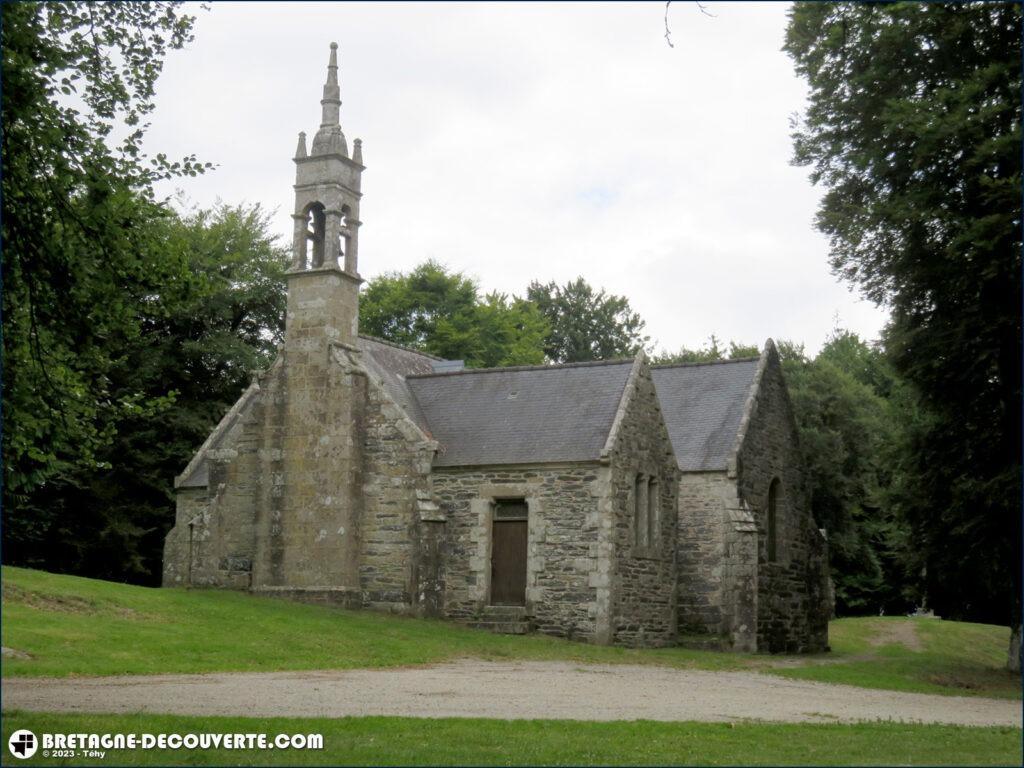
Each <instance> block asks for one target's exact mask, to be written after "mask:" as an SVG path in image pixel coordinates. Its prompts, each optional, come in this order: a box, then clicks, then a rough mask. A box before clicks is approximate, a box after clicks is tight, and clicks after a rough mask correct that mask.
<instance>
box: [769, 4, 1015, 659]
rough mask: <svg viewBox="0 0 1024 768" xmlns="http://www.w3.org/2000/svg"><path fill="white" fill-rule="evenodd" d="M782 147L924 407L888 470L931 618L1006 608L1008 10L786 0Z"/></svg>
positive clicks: (1011, 543)
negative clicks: (788, 141) (800, 102)
mask: <svg viewBox="0 0 1024 768" xmlns="http://www.w3.org/2000/svg"><path fill="white" fill-rule="evenodd" d="M785 50H786V51H787V52H788V53H789V55H790V56H791V57H792V59H793V61H794V63H795V65H796V69H797V72H798V73H799V74H800V75H801V76H802V77H804V78H805V79H806V80H807V83H808V85H809V86H810V96H809V102H808V107H807V110H806V114H805V115H804V116H803V119H802V120H801V121H800V122H798V124H797V125H796V128H795V132H794V142H795V161H796V162H797V163H798V164H800V165H805V166H808V167H809V168H810V169H811V179H812V181H814V182H815V183H816V184H820V185H822V186H823V187H824V188H825V195H824V198H823V201H822V203H821V207H820V210H819V213H818V218H817V225H818V228H819V229H820V230H821V231H822V232H824V233H825V234H826V235H828V237H829V239H830V242H831V259H832V266H833V268H834V269H835V271H836V273H837V274H838V275H840V276H842V277H843V278H845V279H847V280H848V281H850V282H851V283H853V284H854V285H856V286H858V287H859V288H860V289H861V290H862V292H863V293H864V295H865V296H867V297H868V298H870V299H872V300H874V301H876V302H878V303H882V304H885V305H886V306H888V307H889V308H891V311H892V321H891V322H890V324H889V326H888V328H887V329H886V332H885V349H886V354H887V356H888V358H889V360H890V361H891V362H892V365H893V366H894V369H895V370H896V371H897V372H898V373H899V374H900V375H901V376H902V377H903V378H904V379H905V380H906V381H907V382H908V383H909V384H910V385H911V386H912V387H913V388H914V391H915V393H916V394H917V396H918V399H919V402H920V406H921V409H922V415H921V418H920V419H918V420H917V421H916V422H915V425H914V430H913V432H912V434H911V435H910V444H909V446H908V452H907V454H906V459H907V460H906V464H905V465H904V467H903V468H904V469H905V470H906V471H905V472H903V473H902V474H901V477H900V493H899V498H898V504H899V506H900V508H901V510H902V514H903V515H904V516H905V518H906V519H907V520H908V521H909V522H910V524H911V526H912V529H913V534H914V541H915V551H916V553H917V557H918V558H919V559H920V561H921V572H922V574H923V579H924V586H925V589H926V591H927V594H928V596H929V597H930V599H931V601H932V604H933V606H934V607H935V608H936V609H937V610H938V612H940V613H942V614H943V615H945V616H949V617H953V618H969V619H976V620H981V621H996V622H1000V623H1004V622H1006V621H1007V620H1010V621H1011V622H1012V625H1013V627H1014V629H1015V633H1014V640H1013V641H1012V642H1011V653H1010V656H1011V659H1010V665H1011V667H1013V668H1016V669H1019V667H1020V622H1021V506H1020V502H1021V494H1020V490H1021V488H1020V472H1021V434H1020V429H1021V368H1022V359H1021V151H1020V147H1021V67H1020V62H1021V6H1020V4H1019V3H999V2H966V3H892V4H881V3H870V4H867V3H854V2H843V3H797V4H796V5H795V6H794V8H793V10H792V11H791V13H790V22H789V27H788V31H787V36H786V44H785Z"/></svg>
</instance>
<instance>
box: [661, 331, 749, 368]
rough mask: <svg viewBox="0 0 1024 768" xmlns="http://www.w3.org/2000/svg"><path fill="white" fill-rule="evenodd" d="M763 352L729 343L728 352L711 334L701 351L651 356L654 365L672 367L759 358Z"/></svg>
mask: <svg viewBox="0 0 1024 768" xmlns="http://www.w3.org/2000/svg"><path fill="white" fill-rule="evenodd" d="M760 354H761V350H760V349H759V348H758V347H757V345H756V344H737V343H736V342H735V341H730V342H729V348H728V350H726V349H725V348H724V347H722V346H720V341H719V338H718V337H717V336H715V335H714V334H711V337H710V338H709V339H708V343H707V344H705V345H704V346H703V347H701V348H700V349H689V348H688V347H682V348H680V349H679V351H678V352H662V353H659V354H655V355H652V356H651V362H652V363H653V364H654V365H671V364H673V363H713V362H715V361H718V360H740V359H742V358H745V357H758V356H760Z"/></svg>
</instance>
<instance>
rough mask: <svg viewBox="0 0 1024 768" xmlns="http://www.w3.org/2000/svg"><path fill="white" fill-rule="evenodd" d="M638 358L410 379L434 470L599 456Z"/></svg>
mask: <svg viewBox="0 0 1024 768" xmlns="http://www.w3.org/2000/svg"><path fill="white" fill-rule="evenodd" d="M632 366H633V361H632V360H613V361H608V362H601V363H579V364H575V365H551V366H536V367H529V368H493V369H489V370H480V369H477V370H471V371H469V370H467V371H461V372H458V373H438V374H433V375H426V376H419V375H417V376H410V377H409V378H408V379H407V380H406V383H407V384H408V386H409V388H410V390H411V391H412V393H413V395H414V396H415V398H416V401H417V402H418V403H419V406H420V408H421V410H422V412H423V414H424V416H425V417H426V421H427V425H428V431H429V433H430V434H431V435H432V437H433V438H434V439H435V440H437V441H438V442H439V443H440V449H439V451H438V454H437V457H436V458H435V459H434V466H435V467H452V466H463V465H483V464H527V463H542V462H552V461H587V460H593V459H597V458H599V456H600V454H601V449H602V448H604V444H605V441H606V440H607V438H608V433H609V431H611V426H612V421H613V419H614V418H615V412H616V410H617V409H618V406H619V401H620V400H621V398H622V392H623V390H624V389H625V386H626V380H627V378H628V377H629V372H630V369H631V368H632Z"/></svg>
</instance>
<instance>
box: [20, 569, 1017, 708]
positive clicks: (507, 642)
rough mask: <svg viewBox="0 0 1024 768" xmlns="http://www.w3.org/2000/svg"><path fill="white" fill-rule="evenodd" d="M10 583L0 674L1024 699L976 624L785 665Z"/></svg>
mask: <svg viewBox="0 0 1024 768" xmlns="http://www.w3.org/2000/svg"><path fill="white" fill-rule="evenodd" d="M2 581H3V604H2V606H3V623H2V643H3V645H4V647H6V648H12V649H14V650H15V651H20V652H22V653H26V654H28V655H29V657H28V658H5V659H4V660H3V667H2V671H3V674H4V675H44V676H65V675H115V674H156V673H172V672H182V673H189V672H213V671H271V670H303V669H351V668H360V667H362V668H367V667H392V666H402V665H412V664H426V663H434V662H440V661H446V660H449V659H454V658H459V657H473V658H481V659H534V660H568V661H576V662H593V663H632V664H660V665H667V666H673V667H683V668H695V669H717V670H730V669H745V670H750V669H755V670H759V671H765V672H770V673H772V674H779V675H785V676H789V677H799V678H804V679H813V680H822V681H826V682H835V683H846V684H850V685H859V686H863V687H869V688H885V689H893V690H905V691H919V692H926V693H945V694H960V695H981V696H999V697H1007V698H1013V697H1017V698H1019V697H1020V695H1021V694H1020V678H1019V677H1017V676H1016V675H1011V674H1009V673H1007V672H1005V671H1004V670H1003V669H1002V665H1003V663H1004V660H1005V654H1006V646H1007V643H1008V641H1009V629H1007V628H1006V627H994V626H988V625H981V624H961V623H955V622H946V621H935V620H928V619H914V620H912V619H904V618H885V619H878V618H859V619H840V620H838V621H834V622H833V623H832V625H831V629H830V632H831V642H832V646H833V649H834V653H830V654H821V655H817V656H805V657H781V658H780V657H772V656H767V655H756V656H755V655H747V654H731V653H715V652H710V651H696V650H689V649H684V648H665V649H657V650H630V649H624V648H608V647H600V646H593V645H586V644H583V643H573V642H568V641H565V640H559V639H555V638H548V637H541V636H528V637H515V636H505V635H492V634H490V633H488V632H484V631H480V630H473V629H468V628H465V627H460V626H458V625H454V624H451V623H448V622H441V621H430V620H423V619H410V618H402V617H395V616H385V615H381V614H376V613H371V612H363V611H344V610H340V609H334V608H324V607H318V606H309V605H301V604H297V603H289V602H286V601H283V600H275V599H272V598H261V597H254V596H251V595H247V594H242V593H236V592H223V591H214V590H209V591H207V590H191V591H188V590H182V589H147V588H143V587H134V586H128V585H124V584H115V583H111V582H104V581H96V580H92V579H82V578H77V577H74V576H60V575H56V574H50V573H44V572H41V571H32V570H25V569H21V568H9V567H4V568H3V571H2ZM895 623H903V624H912V625H913V626H912V631H916V633H917V638H918V640H919V642H920V646H921V648H920V650H913V649H910V648H907V647H905V646H904V645H901V644H899V643H893V642H889V643H886V642H882V643H878V641H879V639H880V638H881V639H882V640H884V639H885V638H886V637H887V634H891V633H889V632H888V630H889V629H890V628H892V627H894V626H896V624H895ZM904 629H905V628H904ZM872 641H874V642H875V643H876V644H874V645H873V644H872ZM780 664H783V665H786V666H779V665H780Z"/></svg>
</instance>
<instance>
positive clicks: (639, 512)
mask: <svg viewBox="0 0 1024 768" xmlns="http://www.w3.org/2000/svg"><path fill="white" fill-rule="evenodd" d="M633 525H634V536H635V538H634V541H635V542H636V545H637V546H638V547H644V546H647V481H646V479H645V478H644V476H643V475H637V476H636V481H635V482H634V484H633Z"/></svg>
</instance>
